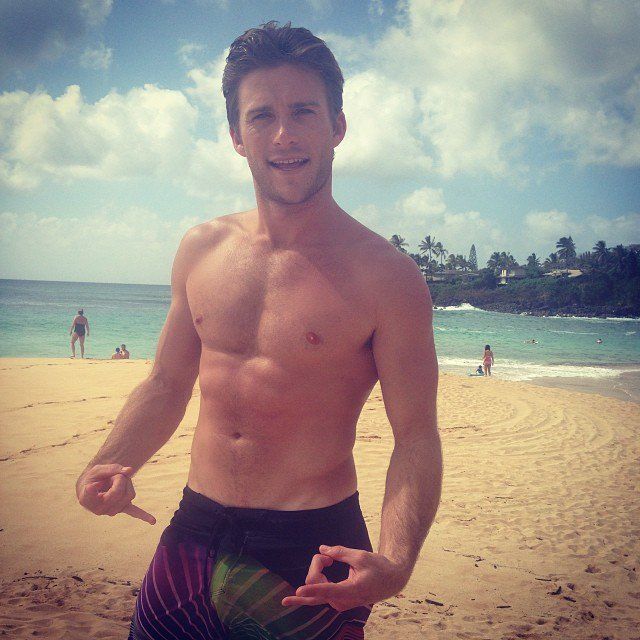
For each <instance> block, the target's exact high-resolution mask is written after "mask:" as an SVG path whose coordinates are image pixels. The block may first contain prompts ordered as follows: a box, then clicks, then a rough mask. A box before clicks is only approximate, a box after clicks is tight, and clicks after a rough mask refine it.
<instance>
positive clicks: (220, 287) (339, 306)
mask: <svg viewBox="0 0 640 640" xmlns="http://www.w3.org/2000/svg"><path fill="white" fill-rule="evenodd" d="M187 294H188V299H189V306H190V309H191V313H192V317H193V321H194V325H195V327H196V330H197V331H198V333H199V335H200V338H201V340H202V345H203V348H204V349H212V350H215V351H219V352H226V353H229V354H238V355H246V356H247V357H252V356H263V357H268V358H274V359H276V360H280V361H282V360H288V361H290V362H291V361H298V362H300V363H301V364H313V363H314V362H315V363H321V362H322V361H326V359H327V358H337V360H341V359H342V358H344V357H349V356H350V355H351V354H353V353H354V352H356V351H358V350H360V349H362V348H363V347H364V346H365V344H366V343H367V341H368V339H369V338H370V336H371V333H372V328H373V321H372V317H371V313H370V310H369V304H368V302H367V295H366V291H363V288H362V286H361V285H359V280H358V277H357V274H356V273H354V269H353V265H350V264H349V262H348V261H345V260H341V259H338V258H336V257H334V256H331V255H320V254H315V255H314V254H311V255H310V254H300V253H297V252H281V253H279V254H267V253H261V252H251V251H247V250H242V249H238V248H235V249H234V250H229V251H218V252H215V253H212V254H211V255H210V256H207V257H206V259H204V260H202V261H201V262H200V263H199V264H198V265H197V267H196V268H195V269H194V270H193V272H192V274H191V275H190V277H189V281H188V285H187Z"/></svg>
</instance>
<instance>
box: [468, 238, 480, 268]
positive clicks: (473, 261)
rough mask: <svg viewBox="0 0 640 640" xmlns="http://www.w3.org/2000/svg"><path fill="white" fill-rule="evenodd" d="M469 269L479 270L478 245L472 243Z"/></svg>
mask: <svg viewBox="0 0 640 640" xmlns="http://www.w3.org/2000/svg"><path fill="white" fill-rule="evenodd" d="M468 264H469V269H471V271H477V270H478V256H477V254H476V245H475V244H472V245H471V249H469V261H468Z"/></svg>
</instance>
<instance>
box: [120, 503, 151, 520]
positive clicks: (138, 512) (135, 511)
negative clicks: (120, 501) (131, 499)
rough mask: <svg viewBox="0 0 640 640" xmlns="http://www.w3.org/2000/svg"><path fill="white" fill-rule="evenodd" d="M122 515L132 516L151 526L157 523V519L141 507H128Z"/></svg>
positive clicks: (130, 505) (131, 505)
mask: <svg viewBox="0 0 640 640" xmlns="http://www.w3.org/2000/svg"><path fill="white" fill-rule="evenodd" d="M122 513H126V514H127V515H129V516H132V517H134V518H138V519H139V520H144V521H145V522H148V523H149V524H155V523H156V519H155V518H154V517H153V516H152V515H151V514H150V513H148V512H147V511H145V510H144V509H141V508H140V507H136V505H135V504H129V505H127V506H126V507H125V508H124V509H123V510H122Z"/></svg>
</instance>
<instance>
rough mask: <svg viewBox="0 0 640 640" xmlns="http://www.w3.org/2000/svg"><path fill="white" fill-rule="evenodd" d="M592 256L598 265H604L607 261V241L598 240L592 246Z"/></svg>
mask: <svg viewBox="0 0 640 640" xmlns="http://www.w3.org/2000/svg"><path fill="white" fill-rule="evenodd" d="M593 258H594V260H595V262H596V264H597V265H598V266H600V267H604V266H605V265H606V264H607V262H608V261H609V249H607V243H606V242H605V241H604V240H598V242H596V243H595V245H594V247H593Z"/></svg>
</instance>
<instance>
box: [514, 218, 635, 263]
mask: <svg viewBox="0 0 640 640" xmlns="http://www.w3.org/2000/svg"><path fill="white" fill-rule="evenodd" d="M525 225H526V229H527V233H526V236H527V241H528V242H529V243H534V244H536V245H537V246H538V247H539V249H538V251H539V255H547V254H548V253H549V252H551V251H555V244H556V242H557V241H558V239H559V238H561V237H562V236H567V237H568V236H571V237H572V238H573V241H574V242H575V244H576V251H577V252H578V253H579V254H580V253H583V252H585V251H591V249H592V247H593V246H594V245H595V243H596V242H597V241H598V240H604V241H605V242H606V243H607V245H608V246H615V245H616V244H623V245H627V244H633V243H638V242H640V213H637V212H632V213H628V214H626V215H622V216H618V217H616V218H605V217H602V216H598V215H589V216H586V217H585V218H582V219H577V218H576V217H573V216H570V215H569V214H568V213H566V212H564V211H556V210H552V211H535V212H531V213H528V214H527V216H526V218H525ZM538 251H537V252H538Z"/></svg>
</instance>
